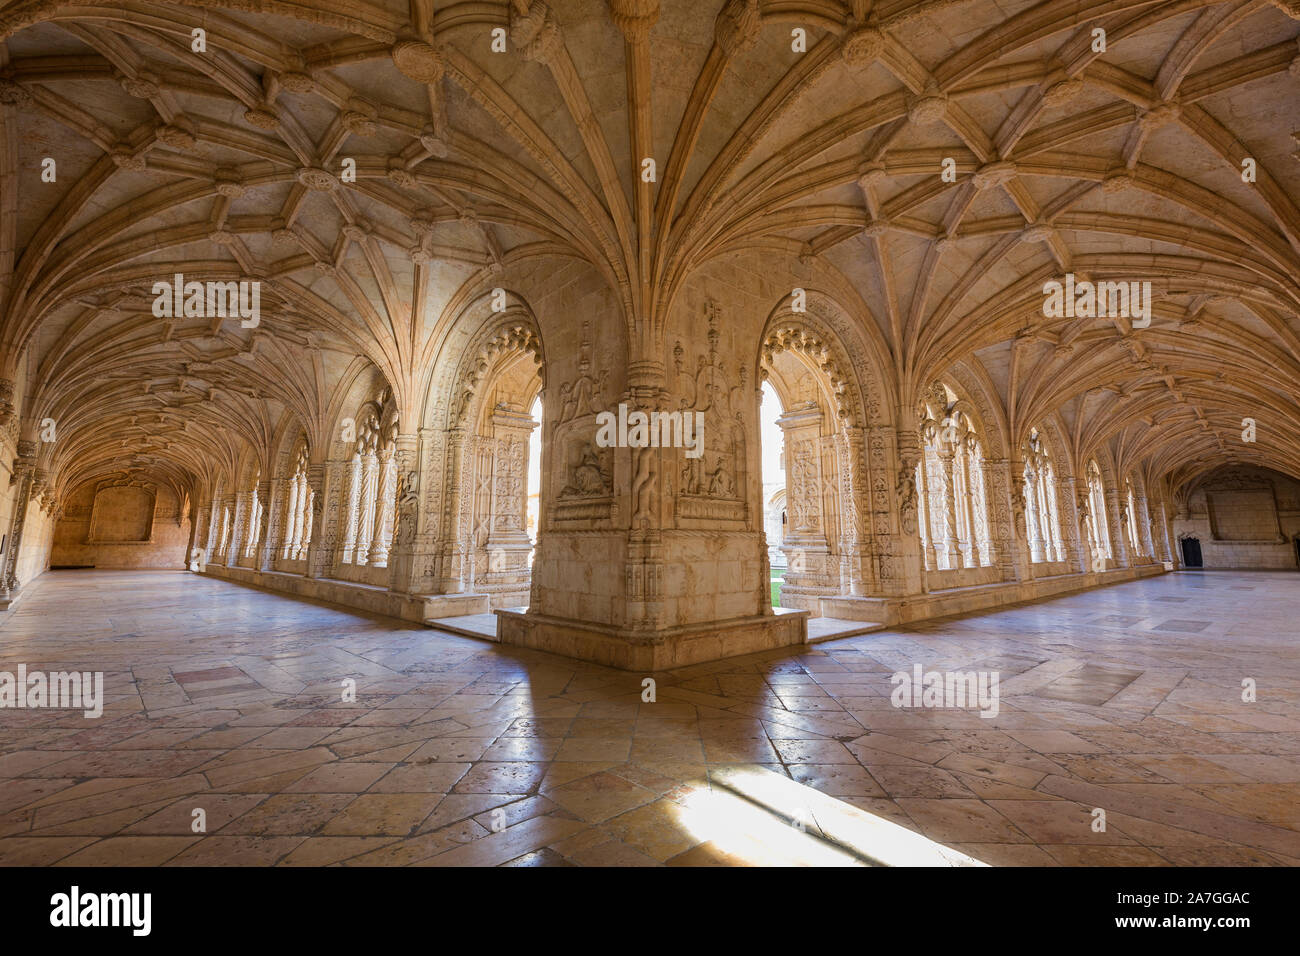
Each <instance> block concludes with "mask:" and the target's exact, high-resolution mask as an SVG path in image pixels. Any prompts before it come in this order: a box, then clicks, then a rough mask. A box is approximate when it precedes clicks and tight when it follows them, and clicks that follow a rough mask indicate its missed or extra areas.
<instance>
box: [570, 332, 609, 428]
mask: <svg viewBox="0 0 1300 956" xmlns="http://www.w3.org/2000/svg"><path fill="white" fill-rule="evenodd" d="M578 356H579V357H578V377H577V378H576V379H574V380H573V381H572V382H565V383H564V384H562V385H561V386H560V415H559V419H558V421H559V422H560V423H564V422H568V421H572V420H573V419H574V418H578V417H581V416H584V415H594V414H596V412H597V410H598V408H599V407H603V405H604V404H605V396H604V391H605V381H606V380H607V379H608V378H609V372H608V370H602V371H601V372H600V373H599V374H598V375H592V374H591V323H590V322H587V321H584V322H583V323H582V345H581V346H580V348H579V353H578Z"/></svg>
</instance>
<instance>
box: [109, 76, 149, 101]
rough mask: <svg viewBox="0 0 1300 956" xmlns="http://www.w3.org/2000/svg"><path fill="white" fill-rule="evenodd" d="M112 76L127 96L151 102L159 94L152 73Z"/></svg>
mask: <svg viewBox="0 0 1300 956" xmlns="http://www.w3.org/2000/svg"><path fill="white" fill-rule="evenodd" d="M113 76H114V79H116V80H117V82H118V83H119V84H120V85H121V87H122V89H124V90H126V93H127V95H128V96H133V97H135V98H136V99H138V100H151V99H153V98H154V97H155V96H157V95H158V94H159V93H160V92H161V87H160V86H159V83H158V77H156V76H154V74H152V73H148V72H145V71H141V72H139V73H137V74H136V75H135V76H128V75H127V74H125V73H115V74H114V75H113Z"/></svg>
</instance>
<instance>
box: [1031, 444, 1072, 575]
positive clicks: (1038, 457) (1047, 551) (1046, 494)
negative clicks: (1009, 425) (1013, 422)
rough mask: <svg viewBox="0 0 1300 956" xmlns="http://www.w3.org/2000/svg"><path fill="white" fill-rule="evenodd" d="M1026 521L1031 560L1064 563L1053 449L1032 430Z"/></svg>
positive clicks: (1063, 544)
mask: <svg viewBox="0 0 1300 956" xmlns="http://www.w3.org/2000/svg"><path fill="white" fill-rule="evenodd" d="M1023 455H1024V460H1025V470H1024V474H1023V475H1022V476H1021V478H1022V481H1023V483H1024V500H1025V519H1026V522H1027V525H1028V527H1027V537H1028V539H1029V557H1030V560H1031V561H1033V562H1034V563H1035V564H1040V563H1048V564H1050V563H1054V562H1059V561H1064V560H1065V543H1064V542H1063V541H1062V540H1061V522H1060V517H1059V515H1058V513H1057V505H1056V494H1057V491H1056V467H1055V464H1054V462H1053V459H1052V454H1051V450H1050V449H1049V448H1048V446H1047V442H1046V441H1045V440H1044V438H1043V436H1042V434H1041V433H1040V432H1039V431H1038V429H1037V428H1033V429H1030V432H1029V440H1028V441H1027V442H1025V446H1024V449H1023Z"/></svg>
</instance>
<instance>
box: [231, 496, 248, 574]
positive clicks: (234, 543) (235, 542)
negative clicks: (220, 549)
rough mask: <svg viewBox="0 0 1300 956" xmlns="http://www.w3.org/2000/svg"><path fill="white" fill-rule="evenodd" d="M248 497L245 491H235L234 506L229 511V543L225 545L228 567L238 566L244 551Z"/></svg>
mask: <svg viewBox="0 0 1300 956" xmlns="http://www.w3.org/2000/svg"><path fill="white" fill-rule="evenodd" d="M249 498H250V495H249V493H248V492H247V491H237V492H235V507H234V508H233V509H232V510H231V512H230V543H229V544H228V545H227V546H226V567H228V568H233V567H236V566H238V564H239V557H240V555H241V554H243V551H244V540H245V538H246V537H247V534H248V508H249V505H250V502H249Z"/></svg>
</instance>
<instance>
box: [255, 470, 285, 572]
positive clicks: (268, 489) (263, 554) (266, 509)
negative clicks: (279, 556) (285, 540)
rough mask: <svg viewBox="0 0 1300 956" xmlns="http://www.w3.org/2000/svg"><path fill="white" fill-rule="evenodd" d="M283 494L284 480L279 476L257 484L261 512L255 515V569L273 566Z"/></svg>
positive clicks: (261, 569)
mask: <svg viewBox="0 0 1300 956" xmlns="http://www.w3.org/2000/svg"><path fill="white" fill-rule="evenodd" d="M283 494H284V482H283V480H281V479H279V478H276V479H274V480H272V481H260V482H258V484H257V500H258V503H259V504H260V505H261V513H260V514H259V515H258V516H257V524H258V528H257V548H256V549H255V550H254V551H253V569H254V570H255V571H270V570H271V569H272V568H273V567H274V566H275V539H276V538H277V537H278V536H279V534H280V513H281V505H280V497H281V495H283Z"/></svg>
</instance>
